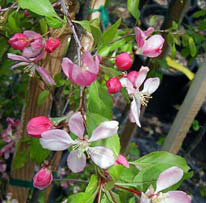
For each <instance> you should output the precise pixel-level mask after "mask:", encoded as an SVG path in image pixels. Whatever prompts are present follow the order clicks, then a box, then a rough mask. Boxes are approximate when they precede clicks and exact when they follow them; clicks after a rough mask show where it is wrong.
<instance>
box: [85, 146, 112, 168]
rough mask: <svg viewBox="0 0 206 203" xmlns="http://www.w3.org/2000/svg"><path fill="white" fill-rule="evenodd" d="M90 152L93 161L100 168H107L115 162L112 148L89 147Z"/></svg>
mask: <svg viewBox="0 0 206 203" xmlns="http://www.w3.org/2000/svg"><path fill="white" fill-rule="evenodd" d="M88 153H89V154H90V156H91V159H92V161H93V162H94V163H95V164H96V165H97V166H99V167H100V168H103V169H107V168H109V167H110V166H112V165H114V163H115V160H114V155H113V152H112V150H110V149H107V148H105V147H89V149H88Z"/></svg>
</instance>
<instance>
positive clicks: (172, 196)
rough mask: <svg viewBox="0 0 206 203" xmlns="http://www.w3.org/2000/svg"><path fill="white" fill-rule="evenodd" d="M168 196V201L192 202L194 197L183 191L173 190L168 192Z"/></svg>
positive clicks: (168, 202) (172, 202) (171, 202)
mask: <svg viewBox="0 0 206 203" xmlns="http://www.w3.org/2000/svg"><path fill="white" fill-rule="evenodd" d="M166 194H167V195H168V197H167V198H166V199H165V202H167V203H191V202H192V198H191V196H190V195H188V194H187V193H185V192H182V191H171V192H167V193H166Z"/></svg>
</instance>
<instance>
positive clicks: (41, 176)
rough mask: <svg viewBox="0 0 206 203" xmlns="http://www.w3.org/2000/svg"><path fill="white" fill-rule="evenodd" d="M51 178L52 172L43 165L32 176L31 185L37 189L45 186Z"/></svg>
mask: <svg viewBox="0 0 206 203" xmlns="http://www.w3.org/2000/svg"><path fill="white" fill-rule="evenodd" d="M52 180H53V176H52V172H51V171H50V170H49V169H48V168H47V167H44V168H42V169H41V170H40V171H38V172H37V174H36V175H35V176H34V178H33V186H34V187H35V188H38V189H39V190H43V189H45V188H47V187H48V186H49V185H50V184H51V182H52Z"/></svg>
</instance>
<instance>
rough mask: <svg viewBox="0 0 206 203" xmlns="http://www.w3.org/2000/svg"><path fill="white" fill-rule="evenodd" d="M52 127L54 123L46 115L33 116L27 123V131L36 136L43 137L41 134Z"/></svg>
mask: <svg viewBox="0 0 206 203" xmlns="http://www.w3.org/2000/svg"><path fill="white" fill-rule="evenodd" d="M51 127H52V123H51V121H50V120H49V118H47V117H45V116H38V117H35V118H32V119H31V120H30V121H29V123H28V124H27V132H28V134H29V135H31V136H32V137H35V138H41V134H42V133H43V132H45V131H47V130H49V129H50V128H51Z"/></svg>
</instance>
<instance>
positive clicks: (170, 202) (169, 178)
mask: <svg viewBox="0 0 206 203" xmlns="http://www.w3.org/2000/svg"><path fill="white" fill-rule="evenodd" d="M183 174H184V172H183V170H182V169H181V168H178V167H176V166H174V167H171V168H169V169H167V170H165V171H163V172H162V173H161V174H160V176H159V178H158V179H157V183H156V190H154V188H153V187H152V185H151V186H150V187H149V188H148V190H147V191H146V193H142V195H141V200H140V203H153V202H158V203H165V202H167V203H191V202H192V198H191V196H189V195H187V194H186V193H185V192H182V191H177V190H176V191H170V192H166V193H162V192H161V191H162V190H164V189H167V188H169V187H170V186H172V185H175V184H176V183H178V182H179V181H180V180H181V179H182V177H183Z"/></svg>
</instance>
